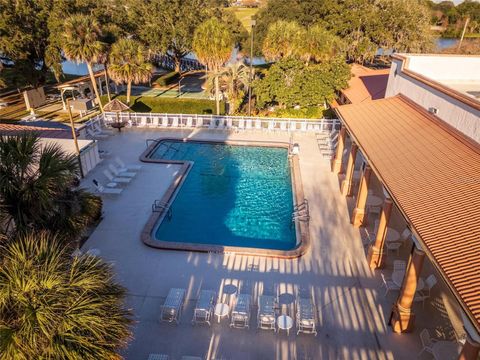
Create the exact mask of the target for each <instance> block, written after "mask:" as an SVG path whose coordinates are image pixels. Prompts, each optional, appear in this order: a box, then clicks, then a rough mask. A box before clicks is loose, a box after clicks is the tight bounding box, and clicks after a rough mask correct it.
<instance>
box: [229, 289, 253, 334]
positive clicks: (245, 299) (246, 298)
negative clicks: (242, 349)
mask: <svg viewBox="0 0 480 360" xmlns="http://www.w3.org/2000/svg"><path fill="white" fill-rule="evenodd" d="M250 303H251V296H250V295H248V294H240V295H238V297H237V301H236V302H235V305H234V307H233V310H232V320H231V322H230V327H234V328H237V329H245V328H247V329H248V327H249V323H250Z"/></svg>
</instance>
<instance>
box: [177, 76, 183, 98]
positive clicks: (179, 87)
mask: <svg viewBox="0 0 480 360" xmlns="http://www.w3.org/2000/svg"><path fill="white" fill-rule="evenodd" d="M182 80H183V77H181V76H180V80H178V97H180V96H181V95H182V84H181V82H182Z"/></svg>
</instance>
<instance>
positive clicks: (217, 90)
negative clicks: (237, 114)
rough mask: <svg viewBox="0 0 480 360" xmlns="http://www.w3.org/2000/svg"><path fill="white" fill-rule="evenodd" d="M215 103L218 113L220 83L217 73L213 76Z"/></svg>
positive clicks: (218, 112) (218, 113)
mask: <svg viewBox="0 0 480 360" xmlns="http://www.w3.org/2000/svg"><path fill="white" fill-rule="evenodd" d="M215 103H216V106H217V115H220V85H219V82H218V75H216V76H215Z"/></svg>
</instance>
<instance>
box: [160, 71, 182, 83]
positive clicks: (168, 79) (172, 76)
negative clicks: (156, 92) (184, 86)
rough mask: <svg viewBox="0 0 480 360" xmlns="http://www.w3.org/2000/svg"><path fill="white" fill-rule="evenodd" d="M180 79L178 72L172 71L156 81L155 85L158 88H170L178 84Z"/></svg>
mask: <svg viewBox="0 0 480 360" xmlns="http://www.w3.org/2000/svg"><path fill="white" fill-rule="evenodd" d="M179 79H180V73H178V72H176V71H171V72H168V73H166V74H163V75H161V76H160V77H159V78H158V79H156V80H155V81H154V84H157V85H158V86H168V85H171V84H174V83H177V82H178V80H179Z"/></svg>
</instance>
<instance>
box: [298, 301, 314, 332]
mask: <svg viewBox="0 0 480 360" xmlns="http://www.w3.org/2000/svg"><path fill="white" fill-rule="evenodd" d="M296 320H297V321H296V322H297V335H298V334H300V333H301V332H302V333H304V334H314V335H315V336H317V330H316V325H315V324H316V321H315V307H314V306H313V301H312V299H311V298H310V297H308V298H304V297H300V296H298V295H297V312H296Z"/></svg>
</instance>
